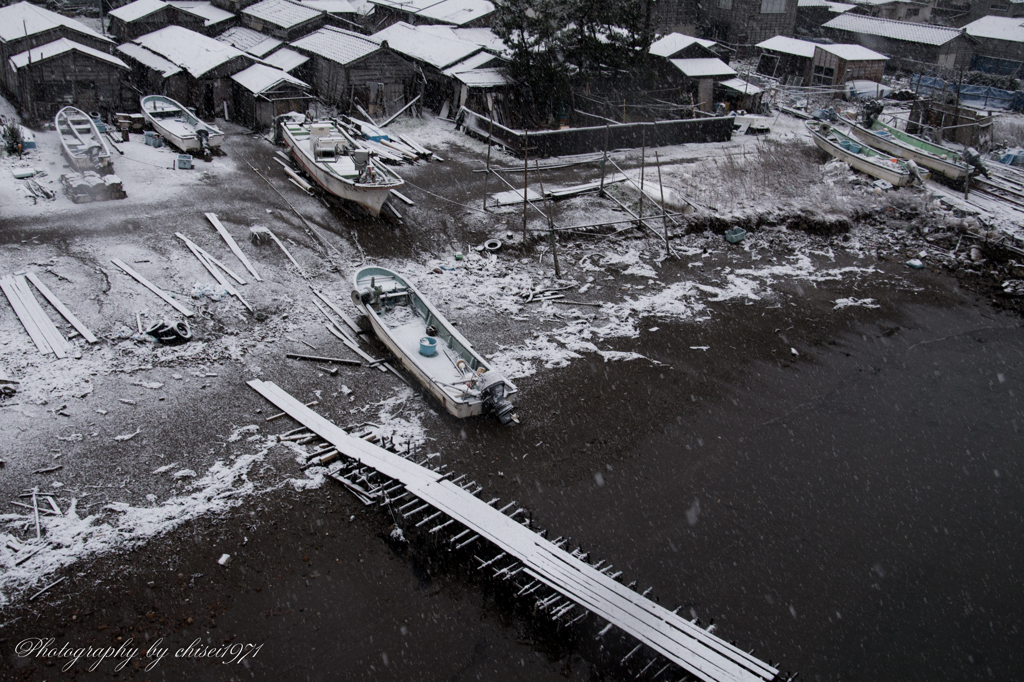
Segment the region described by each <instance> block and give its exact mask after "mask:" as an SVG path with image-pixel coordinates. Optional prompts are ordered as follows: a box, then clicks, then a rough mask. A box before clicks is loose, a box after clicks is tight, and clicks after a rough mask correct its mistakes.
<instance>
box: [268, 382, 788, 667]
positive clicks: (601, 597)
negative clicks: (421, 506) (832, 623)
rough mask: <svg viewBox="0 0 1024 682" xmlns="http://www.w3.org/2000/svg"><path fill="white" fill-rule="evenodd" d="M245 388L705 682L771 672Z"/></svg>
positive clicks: (387, 459)
mask: <svg viewBox="0 0 1024 682" xmlns="http://www.w3.org/2000/svg"><path fill="white" fill-rule="evenodd" d="M249 386H250V387H252V388H253V389H254V390H256V391H257V392H259V393H260V394H261V395H263V396H264V397H265V398H267V399H268V400H270V401H271V402H272V403H274V404H275V405H277V406H278V408H280V409H281V410H283V411H285V412H286V413H288V414H289V415H290V416H292V417H293V418H294V419H295V420H296V421H298V422H299V423H300V424H302V425H303V426H305V427H306V428H308V429H309V430H310V431H312V432H314V433H316V434H317V435H319V436H320V437H322V438H324V439H325V440H326V441H328V442H329V443H330V444H331V445H333V446H334V447H335V448H336V449H337V450H338V452H340V453H343V454H344V455H345V456H346V457H350V458H352V459H354V460H356V461H359V462H360V463H362V464H364V465H367V466H370V467H373V468H374V469H377V470H378V471H379V472H380V473H382V474H383V475H385V476H388V477H389V478H392V479H394V480H396V481H398V482H400V483H402V484H403V485H404V486H405V488H406V490H408V491H409V492H410V493H412V494H413V495H415V496H416V497H417V498H419V499H420V500H422V501H423V502H425V503H427V504H428V505H429V506H432V507H434V508H435V509H437V510H438V511H441V512H443V513H444V514H446V515H448V516H449V517H451V518H453V519H455V520H457V521H458V522H460V523H461V524H463V525H465V526H466V527H467V528H469V529H470V530H472V531H474V532H476V533H478V534H479V535H480V536H482V537H484V538H485V539H487V540H488V541H489V542H492V543H493V544H495V545H496V546H497V547H498V548H499V549H501V550H502V551H505V552H507V553H508V554H510V555H511V556H513V557H515V558H516V559H518V560H519V561H521V562H522V563H523V564H524V565H525V566H526V572H527V573H528V575H530V576H533V577H534V578H536V579H538V580H540V581H541V582H543V583H544V584H546V585H548V586H550V587H551V588H552V589H554V590H556V591H557V592H559V593H560V594H562V595H564V596H566V597H568V598H569V599H571V600H572V601H573V602H575V603H577V604H579V605H581V606H583V607H584V608H586V609H587V610H590V611H592V612H593V613H595V614H597V615H599V616H600V617H602V618H605V619H606V620H608V621H609V622H611V623H613V624H615V625H616V626H618V627H619V628H620V629H622V630H624V631H625V632H627V633H628V634H630V635H632V636H633V637H635V638H636V639H637V640H638V641H640V642H641V643H644V644H646V645H647V646H650V647H651V648H652V649H654V650H655V651H658V652H659V653H661V654H663V655H665V656H666V657H667V658H669V660H671V661H673V662H674V663H676V664H677V665H680V666H681V667H683V668H684V669H686V670H687V671H689V672H690V673H691V674H693V675H695V676H696V677H698V678H699V679H702V680H705V681H706V682H725V681H729V682H765V681H766V680H772V679H775V678H776V676H777V674H778V671H777V670H776V669H774V668H773V667H771V666H769V665H766V664H765V663H763V662H762V661H760V660H758V659H756V658H754V657H753V656H750V655H749V654H746V653H745V652H743V651H741V650H740V649H738V648H737V647H734V646H732V645H730V644H728V643H727V642H724V641H723V640H721V639H719V638H717V637H715V636H714V635H712V634H710V633H708V632H707V631H705V630H703V629H702V628H699V627H697V626H696V625H694V624H692V623H689V622H688V621H686V620H685V619H684V618H681V617H679V616H677V615H676V614H673V613H672V612H670V611H668V610H667V609H665V608H663V607H661V606H659V605H658V604H655V603H654V602H652V601H650V600H649V599H647V598H645V597H643V596H641V595H639V594H637V593H636V592H633V591H632V590H630V589H629V588H628V587H626V586H624V585H622V584H621V583H618V582H616V581H614V580H612V579H611V578H610V577H608V576H606V575H604V574H602V573H600V571H598V570H597V569H595V568H594V567H592V566H590V565H589V564H587V563H586V562H584V561H582V560H580V559H578V558H576V557H574V556H572V555H571V554H569V553H568V552H566V551H565V550H562V549H560V548H558V547H555V546H554V545H553V544H552V543H550V542H548V541H547V540H545V539H543V538H541V537H540V536H538V535H537V534H536V533H534V532H533V531H531V530H529V529H528V528H526V527H525V526H523V525H522V524H521V523H519V522H518V521H516V520H514V519H512V518H509V517H508V516H506V515H505V514H503V513H501V512H500V511H498V510H497V509H495V508H494V507H491V506H490V505H488V504H487V503H485V502H484V501H483V500H481V499H479V498H476V497H474V496H473V495H470V494H469V493H468V492H467V491H465V490H463V489H462V488H459V487H458V486H457V485H454V484H452V483H451V482H449V481H445V480H442V477H441V476H440V475H439V474H437V473H436V472H433V471H430V470H428V469H424V468H423V467H420V466H418V465H416V464H414V463H412V462H410V461H408V460H406V459H404V458H402V457H399V456H398V455H395V454H394V453H391V452H388V451H387V450H384V449H382V448H379V447H377V446H374V445H372V444H370V443H366V442H365V441H361V440H359V439H357V438H354V437H352V436H350V435H349V434H347V433H345V432H344V431H343V430H341V429H340V428H338V427H337V426H335V425H334V424H332V423H331V422H329V421H328V420H326V419H324V418H323V417H320V416H319V415H317V414H315V413H314V412H312V411H311V410H308V409H306V408H304V407H303V406H302V405H301V404H300V403H299V402H298V401H297V400H295V398H293V397H291V396H290V395H288V394H287V393H286V392H284V391H283V390H281V389H280V388H279V387H277V386H276V385H274V384H272V383H270V382H263V381H259V380H253V381H250V382H249Z"/></svg>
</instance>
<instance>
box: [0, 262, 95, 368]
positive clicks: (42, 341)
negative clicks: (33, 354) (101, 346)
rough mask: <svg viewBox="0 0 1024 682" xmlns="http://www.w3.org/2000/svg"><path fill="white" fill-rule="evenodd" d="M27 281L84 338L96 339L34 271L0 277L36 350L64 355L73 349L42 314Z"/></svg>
mask: <svg viewBox="0 0 1024 682" xmlns="http://www.w3.org/2000/svg"><path fill="white" fill-rule="evenodd" d="M29 281H31V282H32V284H34V285H35V287H36V288H37V289H38V290H39V292H40V293H41V294H42V295H43V296H44V297H45V298H46V300H47V301H49V302H50V304H51V305H52V306H53V307H54V308H55V309H56V310H57V312H59V313H60V314H61V315H63V316H64V318H65V319H67V321H68V322H70V323H71V325H72V326H73V327H74V328H75V329H76V330H77V331H78V333H79V334H81V335H82V337H83V338H84V339H85V340H86V341H88V342H89V343H96V337H95V336H93V334H92V332H90V331H89V330H88V328H86V326H85V325H84V324H82V322H81V321H80V320H79V319H78V318H77V317H75V315H74V314H73V313H72V312H71V311H70V310H68V309H67V307H66V306H65V305H64V304H63V303H61V302H60V300H59V299H58V298H57V297H56V296H55V295H54V294H53V292H52V291H50V289H49V287H47V286H46V285H45V284H43V283H42V281H40V279H39V278H38V277H37V276H36V275H35V274H33V273H29V274H28V275H27V277H26V275H17V276H8V277H4V278H2V279H0V289H2V290H3V292H4V295H5V296H6V297H7V300H8V302H9V303H10V304H11V307H12V308H14V312H15V314H16V315H17V316H18V319H19V320H20V321H21V324H22V326H23V327H25V331H26V332H28V335H29V337H31V339H32V342H33V343H35V344H36V348H38V349H39V352H40V353H42V354H43V355H48V354H50V353H52V354H54V355H55V356H57V357H58V358H66V357H67V356H68V355H69V354H70V353H72V352H73V351H74V346H73V345H72V344H71V343H69V342H68V340H67V339H65V338H64V336H63V335H62V334H61V333H60V330H58V329H57V327H56V326H55V325H54V324H53V322H52V321H51V320H50V318H49V317H47V316H46V313H45V312H44V311H43V309H42V307H41V306H40V305H39V301H37V300H36V297H35V296H34V295H33V294H32V290H31V289H30V288H29V286H28V283H29Z"/></svg>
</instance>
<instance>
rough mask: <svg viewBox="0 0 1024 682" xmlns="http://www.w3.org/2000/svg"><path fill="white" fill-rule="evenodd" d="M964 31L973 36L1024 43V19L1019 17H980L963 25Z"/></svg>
mask: <svg viewBox="0 0 1024 682" xmlns="http://www.w3.org/2000/svg"><path fill="white" fill-rule="evenodd" d="M964 31H966V32H967V35H969V36H973V37H975V38H991V39H993V40H1006V41H1009V42H1011V43H1024V19H1021V18H1020V17H1015V18H1010V17H982V18H981V19H978V20H977V21H972V22H971V23H969V24H967V25H966V26H964Z"/></svg>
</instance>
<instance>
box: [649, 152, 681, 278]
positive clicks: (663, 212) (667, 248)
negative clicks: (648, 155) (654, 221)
mask: <svg viewBox="0 0 1024 682" xmlns="http://www.w3.org/2000/svg"><path fill="white" fill-rule="evenodd" d="M654 163H656V164H657V165H658V187H659V188H660V189H661V221H662V224H663V225H664V228H665V253H667V254H669V255H670V256H672V257H673V258H678V257H679V256H677V255H676V254H675V252H674V251H673V250H672V246H671V245H670V244H669V241H668V212H667V211H666V210H665V183H664V182H663V181H662V179H661V158H660V157H659V156H658V150H657V149H655V150H654Z"/></svg>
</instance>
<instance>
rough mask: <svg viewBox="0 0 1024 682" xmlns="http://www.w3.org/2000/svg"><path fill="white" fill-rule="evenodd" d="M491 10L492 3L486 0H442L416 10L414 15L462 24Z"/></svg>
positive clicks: (489, 12) (456, 24)
mask: <svg viewBox="0 0 1024 682" xmlns="http://www.w3.org/2000/svg"><path fill="white" fill-rule="evenodd" d="M492 12H494V5H493V4H492V3H490V2H488V0H442V1H441V2H439V3H437V4H436V5H431V6H430V7H426V8H424V9H421V10H420V11H418V12H416V16H418V17H424V18H426V19H431V20H433V21H440V22H443V23H446V24H452V25H454V26H464V25H466V24H468V23H469V22H471V21H475V20H477V19H479V18H481V17H486V16H487V15H488V14H491V13H492Z"/></svg>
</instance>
